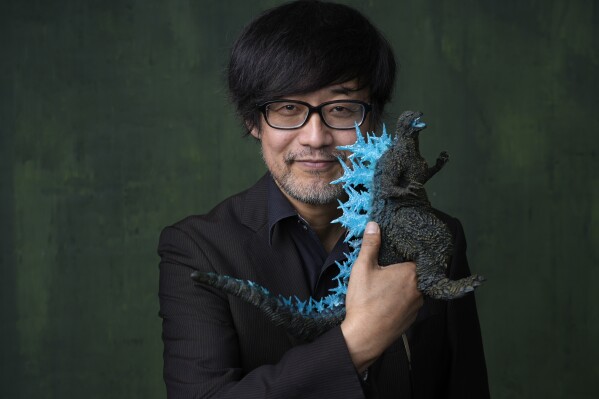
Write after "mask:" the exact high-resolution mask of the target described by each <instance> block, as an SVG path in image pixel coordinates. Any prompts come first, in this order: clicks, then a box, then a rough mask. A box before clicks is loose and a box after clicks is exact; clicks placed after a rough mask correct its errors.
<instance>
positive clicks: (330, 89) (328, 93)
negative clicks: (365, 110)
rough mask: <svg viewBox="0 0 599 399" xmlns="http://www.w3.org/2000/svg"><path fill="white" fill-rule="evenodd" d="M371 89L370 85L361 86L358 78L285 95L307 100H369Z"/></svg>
mask: <svg viewBox="0 0 599 399" xmlns="http://www.w3.org/2000/svg"><path fill="white" fill-rule="evenodd" d="M369 95H370V90H369V89H368V87H360V86H359V84H358V81H357V79H354V80H350V81H348V82H343V83H335V84H332V85H328V86H325V87H323V88H322V89H319V90H315V91H313V92H309V93H302V94H297V95H290V96H285V98H288V99H293V100H302V101H306V102H312V101H320V102H322V101H327V100H329V99H336V98H352V99H359V100H364V101H366V100H368V98H369Z"/></svg>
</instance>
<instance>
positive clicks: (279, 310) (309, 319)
mask: <svg viewBox="0 0 599 399" xmlns="http://www.w3.org/2000/svg"><path fill="white" fill-rule="evenodd" d="M191 278H192V279H194V280H195V281H197V282H198V283H201V284H205V285H208V286H211V287H214V288H216V289H218V290H221V291H223V292H225V293H227V294H230V295H233V296H235V297H238V298H239V299H241V300H243V301H245V302H248V303H250V304H251V305H253V306H255V307H257V308H258V309H260V311H262V313H264V314H265V315H266V317H267V318H268V319H269V320H270V321H271V322H272V323H273V324H275V325H277V326H281V327H284V328H285V329H286V330H287V332H289V334H291V335H293V336H294V337H296V338H299V339H301V340H304V341H312V340H313V339H314V338H316V337H318V336H319V335H321V334H323V333H324V332H326V331H328V330H330V329H331V328H332V327H334V326H337V325H339V324H341V322H342V321H343V319H344V318H345V307H344V306H343V304H342V303H341V304H339V305H336V304H327V305H325V304H324V302H323V300H321V301H319V302H316V301H314V300H313V299H312V298H310V300H309V301H300V300H299V299H296V300H295V301H292V300H291V299H285V298H282V297H276V296H274V295H273V294H271V293H270V292H269V291H268V290H267V289H266V288H264V287H262V286H260V285H258V284H256V283H253V282H251V281H248V280H240V279H236V278H233V277H229V276H222V275H219V274H216V273H206V272H200V271H194V272H193V273H192V274H191Z"/></svg>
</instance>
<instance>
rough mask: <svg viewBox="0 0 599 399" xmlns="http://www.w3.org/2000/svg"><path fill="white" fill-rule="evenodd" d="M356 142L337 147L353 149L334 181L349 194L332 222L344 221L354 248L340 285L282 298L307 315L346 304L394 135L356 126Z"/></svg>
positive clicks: (344, 264) (341, 272) (343, 267)
mask: <svg viewBox="0 0 599 399" xmlns="http://www.w3.org/2000/svg"><path fill="white" fill-rule="evenodd" d="M356 136H357V139H356V142H355V143H354V144H351V145H347V146H340V147H337V148H338V149H340V150H345V151H350V152H351V154H350V155H349V157H348V160H349V163H350V166H348V165H347V164H346V163H345V162H344V161H343V160H342V159H339V162H341V165H342V166H343V170H344V173H343V176H341V177H340V178H339V179H337V180H334V181H332V182H331V184H342V185H343V189H344V190H345V192H346V193H347V195H348V199H347V201H345V202H341V201H339V209H341V210H342V211H343V214H342V215H341V216H340V217H339V218H337V219H335V220H333V221H332V223H341V225H342V226H343V227H345V229H346V230H347V236H346V238H345V241H346V242H349V246H350V248H352V251H351V252H350V253H349V254H345V256H346V259H345V261H343V262H342V263H339V262H337V266H338V267H339V274H338V275H337V276H336V277H335V278H334V280H336V281H338V285H337V287H336V288H333V289H331V294H330V295H327V296H326V297H324V298H322V299H321V300H319V301H316V300H315V299H314V298H309V299H308V300H306V301H301V300H300V299H299V298H297V297H295V298H284V297H279V301H280V303H281V304H282V305H284V306H293V307H294V308H296V310H297V311H298V312H299V313H301V314H303V315H306V316H310V315H314V314H319V313H327V312H330V311H333V310H335V309H337V308H339V307H343V306H345V293H346V292H347V283H348V281H349V275H350V273H351V269H352V266H353V264H354V262H355V261H356V259H357V257H358V252H360V245H361V244H362V234H364V228H365V227H366V223H368V211H369V209H370V189H371V185H372V177H373V175H374V168H375V167H376V162H377V160H378V159H379V158H380V156H381V155H382V154H383V152H385V151H386V150H387V148H389V146H390V145H391V144H392V139H391V137H390V136H389V135H388V134H387V130H386V129H385V126H383V134H382V135H380V136H376V135H375V134H374V133H367V134H366V139H364V136H363V135H362V132H361V131H360V128H359V127H358V126H356Z"/></svg>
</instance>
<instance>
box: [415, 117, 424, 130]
mask: <svg viewBox="0 0 599 399" xmlns="http://www.w3.org/2000/svg"><path fill="white" fill-rule="evenodd" d="M412 127H414V128H416V129H424V128H425V127H426V123H424V122H422V121H421V120H420V117H418V118H416V119H414V120H413V121H412Z"/></svg>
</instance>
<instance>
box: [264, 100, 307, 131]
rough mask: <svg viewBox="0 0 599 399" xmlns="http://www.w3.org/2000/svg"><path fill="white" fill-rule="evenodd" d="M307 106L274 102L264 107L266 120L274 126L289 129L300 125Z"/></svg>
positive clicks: (305, 114) (304, 118)
mask: <svg viewBox="0 0 599 399" xmlns="http://www.w3.org/2000/svg"><path fill="white" fill-rule="evenodd" d="M308 111H309V109H308V107H306V106H305V105H303V104H298V103H293V102H284V101H281V102H275V103H272V104H269V105H268V106H267V107H266V120H267V121H268V123H269V124H270V125H271V126H272V127H275V128H277V127H278V128H282V129H289V128H294V127H299V126H301V125H302V124H303V123H304V121H305V120H306V116H307V115H308Z"/></svg>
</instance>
